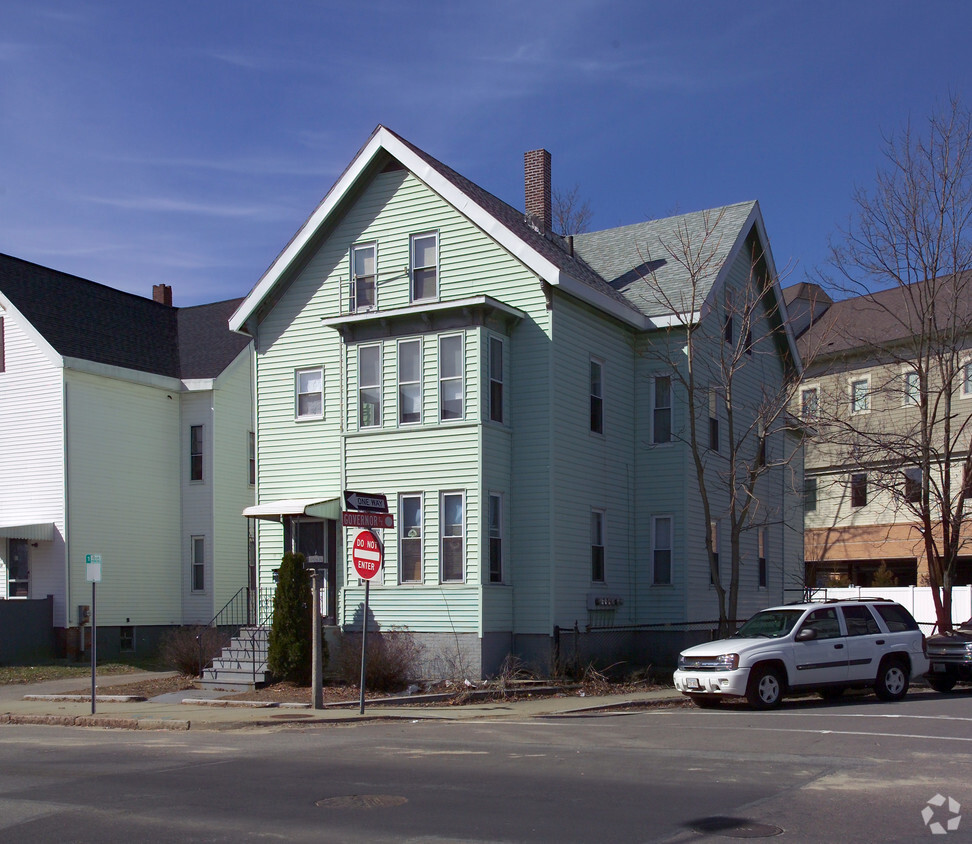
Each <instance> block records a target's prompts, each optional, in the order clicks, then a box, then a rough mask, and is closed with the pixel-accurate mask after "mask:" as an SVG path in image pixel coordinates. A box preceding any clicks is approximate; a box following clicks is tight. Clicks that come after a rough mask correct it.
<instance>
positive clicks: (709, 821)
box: [686, 817, 783, 838]
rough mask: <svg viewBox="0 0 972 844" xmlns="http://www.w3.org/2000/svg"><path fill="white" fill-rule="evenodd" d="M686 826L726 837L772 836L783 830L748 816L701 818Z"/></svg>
mask: <svg viewBox="0 0 972 844" xmlns="http://www.w3.org/2000/svg"><path fill="white" fill-rule="evenodd" d="M686 826H687V827H688V828H689V829H691V830H694V831H695V832H708V833H713V834H715V835H721V836H723V837H724V838H772V837H773V836H774V835H781V834H782V833H783V830H782V829H780V827H778V826H773V825H772V824H768V823H757V822H756V821H752V820H749V819H748V818H726V817H713V818H700V819H699V820H697V821H692V822H691V823H688V824H686Z"/></svg>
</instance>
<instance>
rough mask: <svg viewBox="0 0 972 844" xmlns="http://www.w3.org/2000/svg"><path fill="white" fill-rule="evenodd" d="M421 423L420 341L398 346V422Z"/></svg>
mask: <svg viewBox="0 0 972 844" xmlns="http://www.w3.org/2000/svg"><path fill="white" fill-rule="evenodd" d="M421 421H422V341H421V340H403V341H401V342H400V343H399V344H398V422H399V424H401V425H412V424H416V423H419V422H421Z"/></svg>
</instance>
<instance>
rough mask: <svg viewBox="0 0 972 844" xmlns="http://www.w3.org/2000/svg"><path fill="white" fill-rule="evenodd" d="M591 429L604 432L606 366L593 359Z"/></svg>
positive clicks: (596, 432)
mask: <svg viewBox="0 0 972 844" xmlns="http://www.w3.org/2000/svg"><path fill="white" fill-rule="evenodd" d="M591 431H592V433H595V434H603V433H604V367H603V366H602V365H601V363H600V362H599V361H596V360H592V361H591Z"/></svg>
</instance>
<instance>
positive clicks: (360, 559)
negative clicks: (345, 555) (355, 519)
mask: <svg viewBox="0 0 972 844" xmlns="http://www.w3.org/2000/svg"><path fill="white" fill-rule="evenodd" d="M351 561H352V562H353V563H354V570H355V571H356V572H357V573H358V577H360V578H361V579H362V580H371V579H372V578H373V577H374V576H375V575H376V574H378V572H379V571H381V543H380V542H379V541H378V537H377V536H375V535H374V534H373V533H372V532H371V531H370V530H363V531H361V532H360V533H359V534H358V535H357V536H356V537H355V538H354V548H352V550H351Z"/></svg>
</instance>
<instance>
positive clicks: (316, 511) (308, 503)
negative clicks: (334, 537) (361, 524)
mask: <svg viewBox="0 0 972 844" xmlns="http://www.w3.org/2000/svg"><path fill="white" fill-rule="evenodd" d="M243 515H244V516H246V518H248V519H267V520H269V521H272V522H279V521H282V520H283V519H285V518H288V517H291V518H292V517H295V516H296V517H300V516H308V517H310V518H312V519H340V518H341V496H339V495H336V496H334V497H333V498H284V499H282V500H280V501H266V502H264V503H262V504H253V505H251V506H250V507H246V508H245V509H244V510H243Z"/></svg>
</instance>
